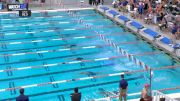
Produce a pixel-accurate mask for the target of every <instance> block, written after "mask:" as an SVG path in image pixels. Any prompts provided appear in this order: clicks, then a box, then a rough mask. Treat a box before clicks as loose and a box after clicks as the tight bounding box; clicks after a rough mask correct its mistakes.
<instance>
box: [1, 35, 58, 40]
mask: <svg viewBox="0 0 180 101" xmlns="http://www.w3.org/2000/svg"><path fill="white" fill-rule="evenodd" d="M55 36H59V35H50V36H37V37H28V38H16V39H6V40H5V39H3V40H2V39H0V42H4V41H13V40H14V41H15V40H24V39H29V40H33V39H35V38H51V37H55Z"/></svg>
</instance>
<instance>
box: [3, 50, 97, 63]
mask: <svg viewBox="0 0 180 101" xmlns="http://www.w3.org/2000/svg"><path fill="white" fill-rule="evenodd" d="M96 53H100V52H89V53H81V54H75V55H66V56H59V57H52V58H45V59H36V58H33V59H31V58H30V59H28V60H26V61H18V62H11V63H1V64H0V65H10V64H18V63H29V62H38V61H45V60H51V59H52V60H53V59H58V58H68V57H75V56H80V55H91V54H96Z"/></svg>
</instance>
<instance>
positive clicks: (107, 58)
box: [0, 47, 157, 73]
mask: <svg viewBox="0 0 180 101" xmlns="http://www.w3.org/2000/svg"><path fill="white" fill-rule="evenodd" d="M86 48H87V47H86ZM66 50H67V49H66ZM148 53H149V52H146V53H145V54H144V55H146V54H147V55H148ZM155 54H157V53H155ZM132 55H133V56H138V54H132ZM140 55H141V56H142V54H140ZM120 57H125V56H112V57H105V58H97V59H89V60H81V61H76V60H75V59H73V60H74V61H70V62H59V63H53V64H46V65H39V66H27V67H19V68H11V69H4V70H0V73H1V72H8V71H18V70H26V69H33V68H43V67H46V66H49V67H53V66H59V65H63V64H76V63H85V62H93V61H104V60H112V59H116V58H120Z"/></svg>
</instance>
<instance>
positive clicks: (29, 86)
mask: <svg viewBox="0 0 180 101" xmlns="http://www.w3.org/2000/svg"><path fill="white" fill-rule="evenodd" d="M114 58H117V56H115V57H111V58H103V59H102V58H101V59H99V60H98V59H96V60H94V61H100V60H108V59H114ZM80 62H81V61H76V62H72V63H80ZM69 64H70V63H69ZM168 67H169V68H170V66H168ZM161 68H164V69H169V68H167V67H161ZM171 68H172V67H171ZM173 68H180V65H178V66H173ZM151 70H156V69H153V68H151ZM146 71H147V70H146V69H145V70H144V69H143V70H136V71H130V72H123V73H112V74H104V75H98V76H89V77H83V78H73V79H69V80H59V81H53V82H44V83H39V84H32V85H26V86H19V87H13V88H4V89H0V92H4V91H10V90H16V89H20V88H32V87H38V86H45V85H52V84H61V83H67V82H74V81H83V80H90V79H95V78H104V77H113V76H120V75H122V74H123V75H125V74H134V73H140V72H146ZM178 88H179V87H178Z"/></svg>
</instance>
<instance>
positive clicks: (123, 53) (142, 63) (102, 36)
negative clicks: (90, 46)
mask: <svg viewBox="0 0 180 101" xmlns="http://www.w3.org/2000/svg"><path fill="white" fill-rule="evenodd" d="M73 14H74V13H73V12H72V13H70V15H71V16H72V17H76V19H79V20H80V22H81V23H82V24H83V25H84V26H85V27H86V28H90V29H92V27H93V26H92V25H89V24H87V23H85V21H82V20H81V19H80V18H79V17H77V16H75V15H73ZM92 30H93V29H92ZM93 31H94V32H95V33H96V34H97V35H99V37H100V39H102V40H103V41H105V42H106V43H108V44H110V45H111V46H112V47H114V48H115V49H116V50H117V52H119V53H120V54H122V55H124V56H126V57H127V58H128V59H129V61H131V60H132V61H133V62H134V63H135V64H136V65H138V66H141V67H142V68H143V69H146V70H148V69H149V68H150V67H149V66H148V65H147V64H145V63H144V62H142V61H141V60H139V59H137V58H136V57H134V56H132V55H131V54H129V53H128V52H127V51H126V50H124V49H122V48H120V47H119V46H118V45H117V44H116V43H114V42H113V41H111V40H109V39H108V38H106V37H105V36H104V35H103V34H100V33H99V32H97V31H95V30H93Z"/></svg>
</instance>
